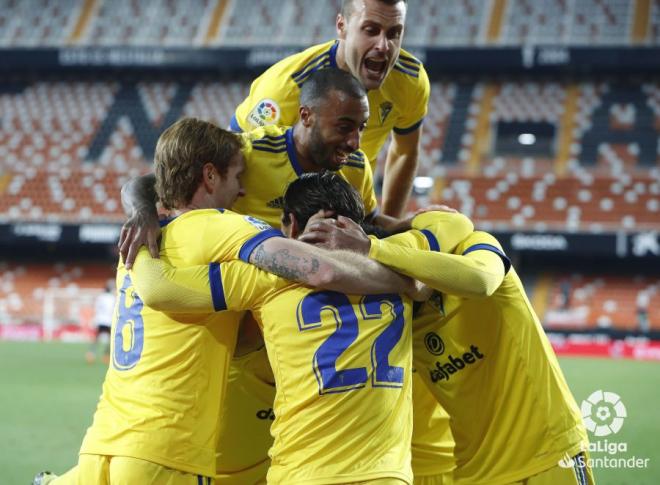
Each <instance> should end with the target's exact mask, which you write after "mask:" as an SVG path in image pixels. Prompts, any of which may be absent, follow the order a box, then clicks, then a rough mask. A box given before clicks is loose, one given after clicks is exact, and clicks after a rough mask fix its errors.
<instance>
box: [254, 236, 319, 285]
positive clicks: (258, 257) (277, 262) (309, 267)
mask: <svg viewBox="0 0 660 485" xmlns="http://www.w3.org/2000/svg"><path fill="white" fill-rule="evenodd" d="M252 262H253V264H254V265H255V266H258V267H259V268H261V269H263V270H265V271H268V272H270V273H274V274H276V275H277V276H281V277H282V278H286V279H288V280H294V281H304V280H305V278H306V277H309V276H310V275H313V274H316V273H318V272H319V268H320V267H321V263H320V261H319V260H318V258H316V257H315V256H310V257H298V256H295V255H293V254H291V253H290V252H289V250H288V249H280V250H278V251H274V252H268V251H266V250H265V249H264V247H263V244H262V245H260V246H259V247H257V249H256V250H255V252H254V255H253V260H252Z"/></svg>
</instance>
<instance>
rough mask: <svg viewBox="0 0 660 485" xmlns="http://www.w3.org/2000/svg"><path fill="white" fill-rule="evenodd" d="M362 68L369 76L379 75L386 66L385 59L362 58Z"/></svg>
mask: <svg viewBox="0 0 660 485" xmlns="http://www.w3.org/2000/svg"><path fill="white" fill-rule="evenodd" d="M364 68H365V69H366V70H367V73H368V74H369V76H370V77H381V76H382V75H383V73H384V72H385V69H386V68H387V61H386V60H385V59H383V60H377V59H371V58H367V59H365V60H364Z"/></svg>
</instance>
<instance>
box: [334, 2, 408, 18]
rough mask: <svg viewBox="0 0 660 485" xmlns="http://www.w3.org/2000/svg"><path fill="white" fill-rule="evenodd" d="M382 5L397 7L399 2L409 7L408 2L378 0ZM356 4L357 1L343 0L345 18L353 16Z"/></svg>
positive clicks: (342, 10) (342, 6)
mask: <svg viewBox="0 0 660 485" xmlns="http://www.w3.org/2000/svg"><path fill="white" fill-rule="evenodd" d="M378 1H379V2H381V3H384V4H386V5H396V4H397V3H399V2H403V3H405V4H406V6H407V5H408V0H378ZM354 4H355V0H342V2H341V14H342V15H343V16H344V18H348V17H350V16H351V14H352V13H353V5H354Z"/></svg>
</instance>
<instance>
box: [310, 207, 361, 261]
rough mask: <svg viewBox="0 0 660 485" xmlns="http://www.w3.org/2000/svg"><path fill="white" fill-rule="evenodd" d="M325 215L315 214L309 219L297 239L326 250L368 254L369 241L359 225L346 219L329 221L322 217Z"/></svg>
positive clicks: (340, 218) (342, 217)
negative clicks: (346, 250) (344, 250)
mask: <svg viewBox="0 0 660 485" xmlns="http://www.w3.org/2000/svg"><path fill="white" fill-rule="evenodd" d="M325 215H326V214H315V215H314V216H313V217H311V218H310V219H309V222H307V226H306V227H305V231H304V233H303V234H302V235H301V236H300V237H299V238H298V239H299V240H300V241H304V242H308V243H311V244H315V245H317V246H321V247H324V248H326V249H348V250H351V251H355V252H357V253H361V254H369V249H370V248H371V240H370V239H369V238H368V237H367V235H366V234H365V233H364V231H363V230H362V228H361V227H360V225H359V224H357V223H356V222H354V221H353V220H351V219H349V218H348V217H344V216H339V217H338V218H337V219H329V218H326V217H323V216H325ZM317 216H318V217H317Z"/></svg>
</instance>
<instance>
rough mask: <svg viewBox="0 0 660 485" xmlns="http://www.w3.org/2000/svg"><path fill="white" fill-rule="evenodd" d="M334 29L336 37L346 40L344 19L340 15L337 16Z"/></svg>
mask: <svg viewBox="0 0 660 485" xmlns="http://www.w3.org/2000/svg"><path fill="white" fill-rule="evenodd" d="M335 27H336V28H337V37H338V38H339V39H341V40H346V18H344V16H343V15H342V14H341V13H338V14H337V20H336V22H335Z"/></svg>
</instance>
